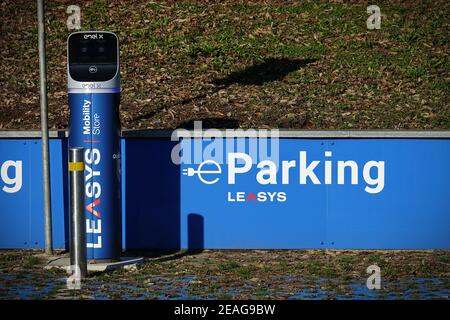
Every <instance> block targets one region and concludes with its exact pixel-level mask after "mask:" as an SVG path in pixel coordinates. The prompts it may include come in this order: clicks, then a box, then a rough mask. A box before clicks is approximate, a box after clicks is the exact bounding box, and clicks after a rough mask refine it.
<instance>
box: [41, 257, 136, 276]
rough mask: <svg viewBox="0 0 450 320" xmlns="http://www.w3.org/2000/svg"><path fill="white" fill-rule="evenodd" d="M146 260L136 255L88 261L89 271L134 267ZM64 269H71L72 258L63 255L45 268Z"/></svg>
mask: <svg viewBox="0 0 450 320" xmlns="http://www.w3.org/2000/svg"><path fill="white" fill-rule="evenodd" d="M142 262H144V258H142V257H140V258H136V257H121V258H120V261H113V262H101V261H95V262H88V266H87V269H88V272H103V271H111V270H114V269H119V268H124V269H134V268H136V265H138V264H140V263H142ZM53 268H57V269H63V270H66V271H67V272H69V271H70V258H69V257H61V258H57V259H54V260H52V261H49V262H48V264H47V265H46V266H45V267H44V269H53Z"/></svg>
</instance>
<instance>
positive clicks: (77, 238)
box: [69, 148, 87, 278]
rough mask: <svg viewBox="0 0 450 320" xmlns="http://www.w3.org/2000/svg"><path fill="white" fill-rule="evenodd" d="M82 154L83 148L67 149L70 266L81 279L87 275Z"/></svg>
mask: <svg viewBox="0 0 450 320" xmlns="http://www.w3.org/2000/svg"><path fill="white" fill-rule="evenodd" d="M83 153H84V149H83V148H70V149H69V172H70V264H71V266H72V268H75V269H74V270H73V271H75V273H76V274H77V273H78V274H79V276H80V277H81V278H84V277H85V276H86V274H87V262H86V229H85V222H84V192H83V190H84V162H83Z"/></svg>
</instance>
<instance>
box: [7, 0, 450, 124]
mask: <svg viewBox="0 0 450 320" xmlns="http://www.w3.org/2000/svg"><path fill="white" fill-rule="evenodd" d="M47 2H48V7H47V15H46V18H47V31H48V42H47V44H48V45H47V48H48V68H49V95H50V97H49V108H50V116H49V117H50V124H51V125H52V127H54V128H65V127H66V126H67V119H68V108H67V96H66V92H65V88H66V74H65V67H66V66H65V57H66V53H65V39H66V37H67V35H68V34H69V32H68V31H67V29H66V26H65V23H66V19H67V14H66V13H65V10H66V7H67V5H69V4H72V3H71V2H70V1H47ZM282 3H283V4H282ZM378 5H379V6H380V7H381V11H382V13H383V19H382V26H381V30H376V31H368V30H367V28H366V19H367V17H368V15H367V13H366V6H367V4H366V3H365V2H362V1H361V2H358V1H352V3H350V4H343V3H338V2H331V3H328V2H317V1H314V2H307V1H292V2H286V1H266V2H262V1H260V2H252V3H248V2H245V4H244V2H242V1H221V2H216V3H212V2H211V3H209V4H206V2H205V1H203V2H195V3H187V2H183V3H180V2H177V3H176V4H175V3H174V2H169V1H167V2H157V3H154V2H149V1H110V2H107V1H83V5H82V7H81V10H82V26H83V29H85V30H89V29H103V30H111V31H116V32H118V33H119V36H120V38H121V43H122V49H121V59H122V80H123V95H122V109H121V120H122V124H123V126H124V127H128V128H141V127H146V128H174V127H177V126H180V125H183V124H185V123H186V122H188V121H189V120H194V119H209V118H212V119H227V120H226V121H224V120H214V121H212V125H213V126H222V125H227V123H231V124H232V125H233V126H240V127H243V128H250V127H257V128H267V127H284V128H287V127H291V128H304V129H347V128H352V129H370V128H377V129H407V128H419V129H431V128H440V129H449V128H450V104H449V101H448V100H449V99H448V96H449V73H448V71H449V66H450V63H449V55H448V52H449V50H448V49H449V46H448V39H449V36H448V30H449V28H448V27H449V26H448V19H447V16H446V14H447V13H448V12H449V9H450V5H449V3H448V1H445V0H437V1H431V0H428V1H427V0H424V1H390V2H384V1H379V3H378ZM34 6H35V2H34V1H24V0H21V1H12V0H8V1H2V3H1V5H0V8H1V14H0V21H1V37H0V46H1V48H2V51H3V58H2V59H1V62H0V82H1V86H0V102H1V103H0V129H1V128H15V129H29V128H38V126H39V100H38V60H37V40H36V32H37V28H36V18H35V7H34ZM271 57H278V58H281V57H284V58H292V59H294V58H295V59H313V60H314V62H312V63H310V64H308V65H306V67H304V68H301V69H299V70H297V71H294V72H291V73H289V74H288V75H287V76H286V77H284V78H283V79H282V80H277V81H272V82H267V83H264V84H261V85H245V84H239V83H234V84H231V85H229V86H228V87H226V88H222V89H220V90H219V89H218V88H217V87H215V86H214V80H215V79H220V78H223V77H225V76H226V75H227V74H229V73H231V72H234V71H236V70H242V69H245V68H247V67H249V66H252V65H253V64H255V63H258V62H261V61H264V60H265V59H267V58H271ZM192 98H193V99H192ZM183 100H185V101H184V102H183V103H181V102H182V101H183Z"/></svg>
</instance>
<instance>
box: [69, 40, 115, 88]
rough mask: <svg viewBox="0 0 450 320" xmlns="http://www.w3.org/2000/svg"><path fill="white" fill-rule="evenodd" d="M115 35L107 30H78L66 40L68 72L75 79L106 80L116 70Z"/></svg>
mask: <svg viewBox="0 0 450 320" xmlns="http://www.w3.org/2000/svg"><path fill="white" fill-rule="evenodd" d="M118 42H119V41H118V39H117V36H116V35H115V34H113V33H109V32H78V33H74V34H71V35H70V36H69V40H68V65H69V73H70V76H71V78H72V79H73V80H75V81H82V82H85V81H108V80H111V79H112V78H114V76H115V75H116V72H117V68H118V63H119V61H118V60H119V58H118Z"/></svg>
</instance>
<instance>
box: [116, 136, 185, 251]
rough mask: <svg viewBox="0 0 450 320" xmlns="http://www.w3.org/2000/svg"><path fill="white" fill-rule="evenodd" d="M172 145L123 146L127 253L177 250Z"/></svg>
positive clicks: (135, 141)
mask: <svg viewBox="0 0 450 320" xmlns="http://www.w3.org/2000/svg"><path fill="white" fill-rule="evenodd" d="M175 144H176V142H169V143H168V142H167V139H151V140H140V139H130V140H127V141H126V143H125V152H123V154H125V159H124V160H125V166H124V169H125V170H126V175H125V177H126V181H125V187H124V190H123V191H124V192H123V196H124V197H125V211H126V215H125V217H126V218H125V245H126V248H127V250H128V249H150V250H152V249H157V250H179V249H180V246H181V241H180V168H179V166H177V165H175V164H173V163H172V161H171V159H170V156H171V150H172V148H173V146H174V145H175Z"/></svg>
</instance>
